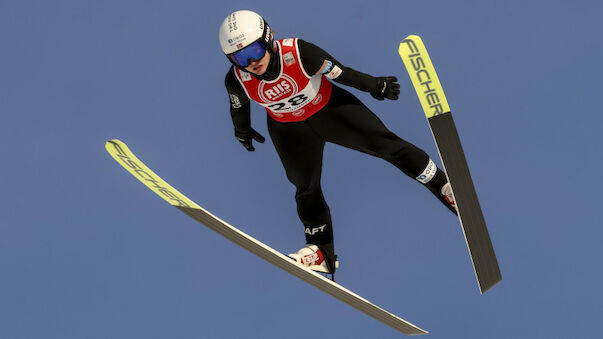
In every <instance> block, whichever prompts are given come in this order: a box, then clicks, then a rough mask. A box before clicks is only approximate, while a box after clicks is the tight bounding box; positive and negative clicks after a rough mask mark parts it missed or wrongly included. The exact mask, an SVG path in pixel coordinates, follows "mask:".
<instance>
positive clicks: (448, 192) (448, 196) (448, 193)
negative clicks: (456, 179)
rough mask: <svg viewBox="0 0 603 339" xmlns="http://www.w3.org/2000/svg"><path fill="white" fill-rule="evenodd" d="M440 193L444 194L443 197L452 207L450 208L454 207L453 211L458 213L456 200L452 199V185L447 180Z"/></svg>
mask: <svg viewBox="0 0 603 339" xmlns="http://www.w3.org/2000/svg"><path fill="white" fill-rule="evenodd" d="M442 195H443V196H444V199H445V200H446V202H447V203H448V205H449V207H452V208H451V210H452V209H454V212H456V213H457V214H458V210H457V207H456V200H454V194H453V193H452V186H450V183H449V182H447V183H446V185H444V186H443V187H442Z"/></svg>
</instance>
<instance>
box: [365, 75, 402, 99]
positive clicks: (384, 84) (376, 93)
mask: <svg viewBox="0 0 603 339" xmlns="http://www.w3.org/2000/svg"><path fill="white" fill-rule="evenodd" d="M375 79H377V85H376V86H375V89H373V91H372V92H371V95H372V96H373V98H375V99H377V100H383V99H386V98H387V99H389V100H398V96H399V95H400V84H398V83H397V81H398V79H397V78H396V77H378V78H375Z"/></svg>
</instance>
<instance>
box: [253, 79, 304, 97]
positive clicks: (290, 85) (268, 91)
mask: <svg viewBox="0 0 603 339" xmlns="http://www.w3.org/2000/svg"><path fill="white" fill-rule="evenodd" d="M258 93H259V94H260V98H261V99H262V100H263V101H264V102H275V101H279V100H281V99H284V98H287V97H289V96H291V95H293V94H295V93H297V83H296V82H295V80H293V78H292V77H290V76H289V75H287V74H283V75H282V78H281V79H280V80H279V81H277V82H275V83H267V82H265V81H262V82H261V83H260V86H259V88H258Z"/></svg>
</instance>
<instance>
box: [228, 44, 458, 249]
mask: <svg viewBox="0 0 603 339" xmlns="http://www.w3.org/2000/svg"><path fill="white" fill-rule="evenodd" d="M276 43H277V46H276V47H277V49H276V51H275V53H274V54H272V56H271V61H270V64H269V66H268V70H267V71H266V73H265V74H263V75H261V76H256V75H254V74H251V73H247V72H245V71H243V70H241V69H239V68H235V67H231V69H230V71H229V72H228V74H227V75H226V80H225V84H226V88H227V90H228V93H229V96H230V103H231V109H230V112H231V117H232V120H233V124H234V127H235V135H245V134H246V133H249V131H250V130H251V119H250V104H249V102H250V99H251V100H254V101H256V102H258V103H259V104H260V105H262V106H264V107H265V108H266V110H267V112H268V114H267V120H268V131H269V133H270V137H271V139H272V142H273V144H274V146H275V148H276V151H277V153H278V155H279V157H280V160H281V162H282V164H283V166H284V168H285V172H286V175H287V178H288V179H289V181H290V182H291V183H292V184H293V185H294V186H295V188H296V192H295V200H296V202H297V212H298V215H299V218H300V220H301V222H302V223H303V225H304V233H305V237H306V243H309V244H316V245H322V248H323V250H325V249H326V251H327V252H330V253H329V254H331V255H332V254H333V251H334V249H333V248H334V247H333V227H332V221H331V215H330V210H329V206H328V205H327V203H326V201H325V198H324V196H323V192H322V188H321V184H320V179H321V172H322V158H323V150H324V146H325V143H326V142H331V143H334V144H338V145H341V146H344V147H347V148H350V149H354V150H357V151H360V152H363V153H366V154H369V155H372V156H375V157H378V158H381V159H384V160H386V161H388V162H389V163H391V164H392V165H394V166H396V167H397V168H398V169H400V170H401V171H402V172H404V173H405V174H406V175H408V176H410V177H411V178H414V179H416V180H417V181H419V182H421V183H423V184H424V185H425V186H426V187H427V188H428V189H429V190H430V191H431V192H432V193H433V194H434V195H436V196H437V197H438V199H440V200H441V201H442V203H444V204H445V205H446V206H447V207H448V208H450V207H449V205H448V203H446V202H445V200H443V197H442V196H441V194H440V190H441V188H442V187H443V186H444V184H445V183H446V182H447V179H446V176H445V174H444V173H443V172H442V171H441V170H439V169H438V168H437V167H436V166H435V164H434V163H433V162H432V161H431V160H430V158H429V156H428V155H427V154H426V153H425V152H424V151H423V150H421V149H419V148H418V147H416V146H414V145H413V144H411V143H409V142H407V141H405V140H403V139H401V138H400V137H398V136H397V135H396V134H394V133H393V132H391V131H390V130H389V129H387V127H386V126H385V125H384V124H383V123H382V122H381V120H380V119H379V118H378V117H377V116H376V115H375V114H374V113H373V112H371V111H370V110H369V109H368V108H367V107H366V106H365V105H364V104H363V103H362V102H360V100H359V99H357V98H356V97H355V96H354V95H352V94H351V93H349V92H348V91H346V90H344V89H342V88H340V87H338V86H336V85H335V84H332V83H331V80H332V81H335V82H337V83H340V84H343V85H347V86H352V87H355V88H357V89H359V90H361V91H365V92H370V91H372V90H373V89H374V87H375V86H376V80H375V78H374V77H372V76H370V75H368V74H364V73H361V72H358V71H355V70H353V69H351V68H349V67H345V66H343V65H342V64H341V63H340V62H338V61H337V60H335V59H334V58H333V57H332V56H331V55H329V54H328V53H327V52H325V51H324V50H322V49H320V48H319V47H317V46H315V45H313V44H310V43H308V42H305V41H303V40H301V39H284V40H280V41H277V42H276ZM328 78H329V79H331V80H329V79H328ZM451 210H452V209H451Z"/></svg>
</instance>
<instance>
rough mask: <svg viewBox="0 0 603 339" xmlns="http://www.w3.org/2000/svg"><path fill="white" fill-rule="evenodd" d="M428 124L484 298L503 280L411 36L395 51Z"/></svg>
mask: <svg viewBox="0 0 603 339" xmlns="http://www.w3.org/2000/svg"><path fill="white" fill-rule="evenodd" d="M398 53H399V54H400V57H401V58H402V61H403V62H404V65H405V66H406V70H407V71H408V75H409V76H410V80H411V81H412V83H413V86H414V88H415V91H416V92H417V96H418V97H419V100H420V101H421V106H422V107H423V111H424V112H425V116H426V117H427V121H428V122H429V127H430V129H431V133H432V135H433V138H434V140H435V142H436V146H437V148H438V152H439V154H440V159H441V160H442V165H443V166H444V170H445V172H446V176H447V177H448V181H449V182H450V185H451V186H452V192H453V195H454V198H455V201H456V206H457V211H458V216H459V220H460V222H461V226H462V229H463V234H464V235H465V240H466V242H467V248H468V249H469V255H470V256H471V261H472V263H473V269H474V271H475V275H476V278H477V282H478V285H479V288H480V292H481V293H482V294H483V293H485V292H486V291H487V290H489V289H490V288H492V287H493V286H494V285H496V284H497V283H498V282H500V281H501V280H502V275H501V273H500V269H499V267H498V261H497V259H496V255H495V253H494V248H493V246H492V241H491V240H490V235H489V234H488V228H487V227H486V221H485V220H484V216H483V214H482V209H481V207H480V205H479V201H478V198H477V193H476V192H475V187H474V185H473V180H471V174H470V173H469V166H468V165H467V160H466V158H465V153H464V152H463V147H462V145H461V140H460V138H459V135H458V132H457V129H456V125H455V124H454V120H453V119H452V114H451V113H450V106H449V105H448V101H447V100H446V96H445V95H444V89H443V88H442V84H440V79H439V78H438V75H437V73H436V71H435V68H434V67H433V63H432V62H431V58H430V57H429V54H427V49H425V45H424V44H423V41H422V40H421V38H420V37H419V36H417V35H410V36H408V37H407V38H406V39H404V40H403V41H402V42H401V43H400V46H399V48H398Z"/></svg>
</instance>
